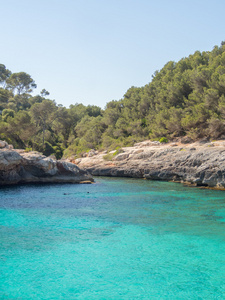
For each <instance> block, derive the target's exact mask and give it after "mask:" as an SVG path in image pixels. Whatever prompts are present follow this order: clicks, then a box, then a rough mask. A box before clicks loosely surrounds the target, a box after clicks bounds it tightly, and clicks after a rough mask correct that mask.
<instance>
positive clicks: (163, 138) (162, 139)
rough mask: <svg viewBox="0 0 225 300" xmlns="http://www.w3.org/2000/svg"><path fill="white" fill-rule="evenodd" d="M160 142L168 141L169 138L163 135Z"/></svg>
mask: <svg viewBox="0 0 225 300" xmlns="http://www.w3.org/2000/svg"><path fill="white" fill-rule="evenodd" d="M159 142H160V143H168V142H169V141H168V139H167V138H166V137H162V138H161V139H160V140H159Z"/></svg>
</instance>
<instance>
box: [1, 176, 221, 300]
mask: <svg viewBox="0 0 225 300" xmlns="http://www.w3.org/2000/svg"><path fill="white" fill-rule="evenodd" d="M0 224H1V229H0V239H1V246H0V268H1V273H0V299H17V300H19V299H27V300H28V299H29V300H30V299H129V300H130V299H225V280H224V278H225V192H223V191H212V190H204V189H197V188H189V187H183V186H182V185H181V184H176V183H168V182H156V181H147V180H142V179H124V178H96V183H95V184H92V185H78V184H64V185H60V184H58V185H26V186H25V185H24V186H17V187H4V188H1V189H0Z"/></svg>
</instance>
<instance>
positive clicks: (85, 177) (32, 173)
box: [0, 147, 93, 185]
mask: <svg viewBox="0 0 225 300" xmlns="http://www.w3.org/2000/svg"><path fill="white" fill-rule="evenodd" d="M19 152H20V153H19ZM92 181H93V177H92V176H91V175H90V174H89V173H88V172H87V171H84V170H81V169H80V168H79V167H77V166H76V165H75V164H72V163H69V162H66V161H60V160H59V161H56V160H54V159H52V158H49V157H46V156H44V155H42V154H40V153H38V152H29V153H25V152H21V151H18V152H17V151H16V150H9V149H7V148H6V147H5V148H4V149H0V185H6V184H17V183H28V182H32V183H34V182H38V183H40V182H43V183H44V182H48V183H56V182H58V183H80V182H92Z"/></svg>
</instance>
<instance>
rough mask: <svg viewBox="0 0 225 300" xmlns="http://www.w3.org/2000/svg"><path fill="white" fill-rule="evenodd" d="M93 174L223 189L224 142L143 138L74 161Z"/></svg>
mask: <svg viewBox="0 0 225 300" xmlns="http://www.w3.org/2000/svg"><path fill="white" fill-rule="evenodd" d="M74 162H75V163H76V164H77V165H79V167H80V168H82V169H85V170H87V171H89V172H90V173H91V174H92V175H95V176H121V177H137V178H146V179H151V180H164V181H175V182H182V183H187V184H191V185H195V186H203V187H210V188H217V189H225V141H215V142H196V143H192V144H182V143H169V144H164V145H162V144H160V143H159V142H151V141H145V142H142V143H138V144H136V145H135V146H134V147H127V148H122V149H120V150H119V151H117V152H115V151H112V152H110V153H108V154H106V153H105V152H102V153H96V152H95V153H94V155H93V151H92V154H91V155H86V157H84V158H80V159H76V160H75V161H74Z"/></svg>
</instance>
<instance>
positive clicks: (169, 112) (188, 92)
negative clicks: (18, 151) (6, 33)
mask: <svg viewBox="0 0 225 300" xmlns="http://www.w3.org/2000/svg"><path fill="white" fill-rule="evenodd" d="M0 85H1V87H0V112H1V116H0V139H3V140H6V141H7V142H8V143H11V144H13V145H14V147H15V148H24V149H25V148H27V150H28V151H29V150H30V149H33V150H38V151H41V152H43V153H44V154H46V155H50V154H53V153H54V154H55V155H56V157H57V158H60V157H61V156H62V155H63V153H64V154H65V155H71V154H80V153H82V152H86V151H88V149H91V148H95V149H113V148H115V147H117V146H123V145H132V144H133V143H134V142H137V141H141V140H144V139H148V138H151V139H160V138H162V137H165V138H167V139H168V140H173V139H175V138H176V137H181V136H182V137H183V136H187V137H190V138H191V139H193V140H196V139H199V138H205V137H207V138H209V139H210V138H211V139H217V138H221V137H224V138H225V136H224V135H225V43H224V42H222V43H221V46H220V47H218V46H215V47H214V49H213V50H212V51H211V52H209V51H208V52H202V53H201V52H199V51H196V52H195V53H194V54H193V55H190V56H189V57H187V58H183V59H181V60H180V61H179V62H177V63H175V62H173V61H170V62H168V63H167V64H166V65H165V66H164V67H163V68H162V69H161V70H160V71H156V72H155V74H154V75H153V76H152V81H151V82H150V83H149V84H147V85H145V86H144V87H140V88H139V87H131V88H130V89H128V91H127V92H126V93H125V95H124V97H123V98H122V99H121V100H119V101H115V100H113V101H110V102H108V103H107V105H106V108H105V109H104V110H102V109H101V108H99V107H98V106H93V105H92V106H91V105H89V106H84V105H83V104H72V105H71V106H70V108H65V107H63V106H61V105H57V104H56V102H55V101H52V100H50V99H49V93H48V92H47V91H46V90H45V89H43V90H42V91H41V93H40V95H37V96H32V95H31V92H32V91H33V89H35V88H36V84H35V81H34V80H33V79H32V78H31V76H30V75H29V74H27V73H25V72H20V73H12V72H11V71H10V70H8V69H7V68H6V66H5V65H3V64H0Z"/></svg>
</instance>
